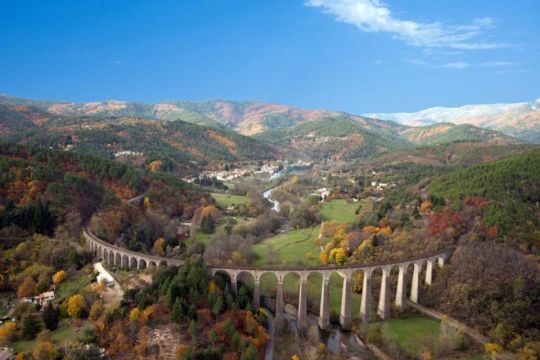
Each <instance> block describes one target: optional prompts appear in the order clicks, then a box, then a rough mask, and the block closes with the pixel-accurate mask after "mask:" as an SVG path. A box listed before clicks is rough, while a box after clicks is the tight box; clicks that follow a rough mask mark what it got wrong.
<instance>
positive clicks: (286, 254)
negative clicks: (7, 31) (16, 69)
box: [0, 98, 540, 360]
mask: <svg viewBox="0 0 540 360" xmlns="http://www.w3.org/2000/svg"><path fill="white" fill-rule="evenodd" d="M1 105H2V106H3V108H2V109H3V111H4V112H5V114H7V115H6V116H4V117H0V122H1V125H2V126H1V129H3V130H2V137H1V139H0V140H1V141H2V145H1V146H2V147H1V149H0V150H1V156H2V163H1V165H2V170H3V175H2V177H1V178H0V179H1V181H2V192H1V193H0V195H1V199H2V203H1V204H2V208H1V210H2V211H1V212H0V214H1V222H0V224H1V227H0V236H1V238H2V248H1V249H2V251H1V252H0V255H1V256H2V259H3V261H2V274H6V275H7V276H3V277H2V278H1V280H2V282H1V284H0V285H1V289H2V291H3V294H6V295H5V297H6V299H9V300H7V301H8V303H9V304H11V306H12V307H11V310H7V312H6V314H9V316H14V317H13V323H14V324H16V325H15V328H14V330H9V329H8V327H7V325H1V326H2V327H0V330H2V331H4V332H7V331H11V332H10V333H9V337H6V338H5V339H7V340H4V341H5V342H6V343H7V344H13V347H14V348H15V349H16V351H18V352H20V353H24V352H26V353H36V354H37V352H38V351H45V350H40V349H39V346H44V345H40V344H47V346H48V347H50V348H52V349H57V350H54V351H58V352H60V351H61V350H60V348H61V347H62V346H64V347H66V346H67V345H66V342H65V341H66V340H65V337H64V336H63V335H61V334H63V333H64V332H66V331H67V332H69V331H73V332H74V333H75V334H78V335H77V336H76V337H75V338H74V340H73V341H75V342H77V341H78V342H79V343H82V344H84V342H86V344H91V347H90V348H91V349H92V350H91V351H94V352H100V351H101V352H106V353H107V354H108V355H110V356H112V357H115V358H122V354H125V355H126V356H134V355H133V354H138V355H137V356H142V355H140V354H143V355H144V356H154V355H156V356H157V355H158V354H159V356H165V357H170V358H176V357H178V358H181V356H207V357H209V358H210V357H212V356H215V357H216V358H219V357H221V356H241V357H242V358H244V357H245V358H253V359H256V358H263V357H264V356H265V355H264V354H269V353H270V354H273V356H274V358H291V357H293V356H299V357H300V358H321V357H324V358H327V359H339V358H343V357H348V358H354V357H356V358H359V359H365V360H367V359H375V358H377V357H378V356H381V355H380V354H381V353H385V354H386V356H390V357H392V358H395V359H401V358H411V359H416V358H420V357H424V358H425V357H426V356H432V357H433V358H439V359H480V358H483V356H484V354H486V353H489V354H492V353H493V351H495V352H496V353H498V354H499V355H500V356H502V357H501V358H507V357H508V356H512V354H517V355H519V356H521V355H520V354H526V353H532V352H533V351H536V350H535V349H536V343H537V341H538V337H537V332H536V328H537V324H538V321H540V320H539V319H540V316H539V315H538V314H537V312H536V310H534V309H537V308H538V303H537V302H538V298H539V297H538V294H537V293H538V288H539V287H538V286H537V285H538V281H539V276H538V259H539V256H540V252H539V251H540V243H538V239H537V238H538V236H537V235H538V234H537V233H538V231H539V230H538V229H540V227H539V224H538V214H539V208H538V201H539V199H540V197H539V196H540V195H539V192H538V191H539V189H538V182H537V174H538V173H540V169H538V166H539V164H540V153H539V150H538V147H537V146H536V145H534V144H532V143H527V142H523V141H521V140H518V139H516V138H513V137H511V136H508V135H504V134H503V133H499V132H496V131H491V130H484V129H480V128H476V127H474V126H470V125H466V126H465V125H451V124H437V125H429V126H425V127H409V126H404V125H399V124H397V123H393V122H385V121H382V120H376V119H370V118H364V117H356V116H350V115H347V114H342V113H341V114H330V115H329V114H326V113H325V114H324V117H322V118H319V119H315V118H310V119H307V118H306V119H303V120H299V119H298V118H295V119H290V121H286V122H283V121H280V122H279V124H280V125H278V126H276V127H275V128H273V129H265V130H261V131H258V132H256V134H254V135H252V136H250V137H247V136H245V135H241V134H239V133H237V132H236V131H237V130H238V129H234V126H232V125H231V124H232V123H225V122H224V120H223V117H222V118H218V117H212V121H216V123H209V122H208V121H206V122H204V123H202V122H197V121H193V117H186V118H181V119H176V120H175V119H171V118H167V119H164V118H162V117H160V118H158V117H154V118H152V117H151V116H155V113H151V112H147V113H145V115H146V116H149V117H147V118H142V117H135V116H140V115H142V113H141V114H135V113H134V111H135V110H133V109H138V108H137V107H133V106H131V105H129V106H128V105H125V104H124V105H121V104H117V103H111V102H108V103H106V104H105V105H103V106H102V104H100V106H97V105H95V104H94V105H84V106H82V105H81V106H79V105H77V106H75V105H69V106H67V105H62V106H60V105H58V106H56V105H55V104H51V103H45V105H44V104H43V103H41V102H35V101H30V100H29V101H23V100H21V99H15V100H13V99H9V98H8V100H6V98H2V104H1ZM96 106H97V107H96ZM195 108H196V109H199V110H200V108H198V107H195ZM89 109H90V110H89ZM92 109H93V110H92ZM95 109H99V111H98V110H95ZM118 109H123V110H122V111H125V112H122V111H120V110H118ZM212 109H214V110H215V108H212ZM128 110H129V111H131V112H129V111H128ZM214 110H213V111H214ZM94 111H95V112H94ZM119 111H120V112H119ZM145 111H150V110H145ZM205 111H207V110H205ZM265 111H266V110H265ZM89 112H93V113H91V114H90V113H89ZM225 113H227V112H225ZM294 114H295V115H294V116H297V115H298V114H297V113H294ZM303 114H304V115H305V116H306V117H307V115H306V114H307V113H303ZM309 114H310V116H313V113H309ZM184 115H185V114H184ZM289 115H290V114H289ZM289 115H288V116H289ZM237 116H240V115H237ZM283 116H285V115H283ZM290 116H293V115H290ZM216 119H221V120H220V121H221V123H220V124H217V122H218V121H217V120H216ZM244 121H247V120H244ZM257 121H258V120H257ZM20 124H25V125H24V126H20ZM254 124H255V123H254ZM284 124H285V125H284ZM286 125H287V126H286ZM242 126H246V125H245V124H244V125H242ZM253 126H255V125H253ZM82 199H87V200H88V201H86V202H85V201H82ZM129 199H132V200H129ZM83 228H86V229H87V230H86V232H84V234H85V235H84V236H81V234H83V231H82V230H83ZM88 234H90V235H88ZM96 258H97V260H101V263H102V264H103V266H104V267H105V269H106V271H108V272H110V274H111V275H112V277H113V278H114V279H115V281H117V282H118V284H119V285H118V286H119V287H120V292H119V293H118V294H117V293H116V292H114V291H112V289H111V288H109V287H108V286H107V284H106V281H105V282H103V283H99V282H96V280H95V275H93V270H92V267H93V264H94V263H95V261H96V260H95V259H96ZM493 258H497V259H498V261H497V262H495V263H494V262H492V261H491V259H493ZM165 264H166V265H168V266H164V265H165ZM381 264H383V265H381ZM385 264H386V265H385ZM389 264H391V265H392V266H389ZM403 264H405V265H403ZM414 264H417V265H414ZM478 264H480V265H478ZM443 265H444V266H443ZM385 266H386V267H385ZM415 269H416V270H415ZM60 272H65V274H66V275H62V276H65V277H67V279H68V280H67V281H65V280H62V281H60V282H56V281H51V280H50V279H49V278H50V277H51V276H52V275H54V276H53V278H55V277H56V276H57V274H58V273H60ZM300 273H301V274H304V275H299V274H300ZM42 274H43V275H42ZM255 279H256V281H255ZM64 281H65V282H64ZM486 284H490V285H489V286H486ZM38 285H39V289H38ZM56 286H58V289H56ZM49 288H51V289H55V290H53V291H55V292H54V294H55V299H54V300H53V301H52V302H51V305H44V306H41V305H40V306H33V305H34V304H32V305H23V304H25V302H23V301H22V300H21V299H23V298H30V299H34V297H36V298H37V297H39V296H40V294H42V292H41V291H42V290H43V289H45V290H46V289H49ZM302 289H303V290H302ZM368 289H369V290H368ZM113 293H114V294H116V295H114V294H113ZM23 294H24V295H25V296H22V295H23ZM119 294H120V295H119ZM145 294H146V295H145ZM256 294H257V295H256ZM344 294H346V295H344ZM366 294H367V295H366ZM17 298H18V299H19V300H15V299H17ZM203 299H207V300H203ZM33 301H34V300H32V301H30V303H32V302H33ZM75 303H77V304H78V305H77V306H76V305H74V304H75ZM416 303H418V304H420V305H422V306H424V307H427V308H428V309H433V310H434V311H437V312H438V313H442V314H444V315H443V317H442V320H441V317H434V316H431V315H429V314H430V313H429V312H422V311H420V310H419V308H417V307H415V304H416ZM70 304H72V305H70ZM485 304H491V305H490V307H486V306H485ZM70 306H71V307H72V308H74V309H75V308H78V309H79V311H78V312H70V311H69V309H70ZM8 309H9V308H8ZM54 309H58V315H55V316H56V318H57V319H58V322H57V323H56V325H55V326H56V327H55V328H52V329H51V331H50V334H52V336H51V335H46V336H48V337H46V338H44V336H45V335H41V333H40V332H39V331H36V332H34V333H33V335H28V332H29V331H30V330H29V329H27V328H28V327H30V325H28V324H26V323H28V322H29V320H28V319H29V318H30V319H34V323H35V325H33V326H34V327H37V328H38V329H39V330H41V329H42V328H43V327H44V325H47V323H46V322H45V321H46V320H45V317H46V316H49V315H45V313H47V314H48V313H49V312H51V311H55V310H54ZM62 309H64V310H62ZM381 309H382V310H381ZM509 309H512V311H510V310H509ZM527 309H533V310H532V312H530V311H529V310H527ZM45 310H46V311H45ZM41 317H43V320H41V321H40V320H39V319H40V318H41ZM445 317H448V318H449V319H451V321H447V320H445V319H446V318H445ZM25 319H26V320H25ZM70 319H71V320H70ZM68 320H69V323H68ZM47 321H48V320H47ZM25 324H26V325H25ZM104 324H106V325H104ZM270 324H271V325H270ZM47 326H49V325H47ZM71 326H75V327H76V330H72V329H71ZM10 328H12V327H11V326H10ZM47 328H48V327H47ZM25 329H26V330H25ZM120 329H123V330H120ZM462 329H471V330H470V331H471V332H470V333H469V332H463V331H462ZM2 331H0V335H1V334H2ZM467 331H469V330H467ZM38 333H40V335H38ZM476 333H479V334H482V336H483V337H482V338H481V339H482V340H481V341H479V340H478V339H477V338H476V337H475V334H476ZM59 334H60V335H59ZM150 334H152V335H150ZM36 336H37V340H35V339H36ZM158 338H159V339H162V338H163V339H168V340H166V341H164V342H160V343H158V342H155V341H157V340H156V339H158ZM0 339H1V338H0ZM239 339H240V340H239ZM218 340H219V341H218ZM111 341H112V342H111ZM217 343H220V344H221V345H219V346H217V345H216V344H217ZM195 344H205V346H206V347H207V348H206V349H198V348H197V347H196V346H195ZM38 345H39V346H38ZM78 349H79V348H77V345H73V347H72V348H70V349H69V350H66V351H68V352H72V351H79V350H78ZM493 349H494V350H493ZM47 351H48V350H47ZM51 351H53V350H51ZM89 351H90V350H89ZM179 353H180V355H178V354H179ZM129 354H132V355H129ZM185 354H188V355H185ZM196 354H198V355H196ZM227 354H228V355H227ZM233 354H235V355H233ZM499 355H498V356H499ZM266 356H270V355H266ZM188 358H189V357H188Z"/></svg>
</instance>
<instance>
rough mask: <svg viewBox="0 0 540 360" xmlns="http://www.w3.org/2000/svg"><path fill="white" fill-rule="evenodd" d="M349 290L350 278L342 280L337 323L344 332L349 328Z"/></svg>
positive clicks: (346, 277) (350, 285) (350, 286)
mask: <svg viewBox="0 0 540 360" xmlns="http://www.w3.org/2000/svg"><path fill="white" fill-rule="evenodd" d="M351 289H352V280H351V277H350V276H345V277H344V278H343V290H342V294H341V311H340V314H339V323H340V325H341V328H342V329H344V330H350V328H351Z"/></svg>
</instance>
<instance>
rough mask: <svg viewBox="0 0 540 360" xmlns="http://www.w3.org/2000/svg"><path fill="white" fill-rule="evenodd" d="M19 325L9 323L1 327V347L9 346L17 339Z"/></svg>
mask: <svg viewBox="0 0 540 360" xmlns="http://www.w3.org/2000/svg"><path fill="white" fill-rule="evenodd" d="M16 331H17V325H15V323H13V322H10V321H9V322H7V323H5V324H3V325H2V326H0V345H4V344H7V343H9V342H11V341H13V340H14V339H15V332H16Z"/></svg>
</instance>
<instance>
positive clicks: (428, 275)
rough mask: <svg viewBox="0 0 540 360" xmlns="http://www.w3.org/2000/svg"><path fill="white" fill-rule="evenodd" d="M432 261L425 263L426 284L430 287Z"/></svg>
mask: <svg viewBox="0 0 540 360" xmlns="http://www.w3.org/2000/svg"><path fill="white" fill-rule="evenodd" d="M433 262H434V260H433V259H429V260H428V261H427V262H426V264H427V265H426V284H428V285H431V283H432V281H433Z"/></svg>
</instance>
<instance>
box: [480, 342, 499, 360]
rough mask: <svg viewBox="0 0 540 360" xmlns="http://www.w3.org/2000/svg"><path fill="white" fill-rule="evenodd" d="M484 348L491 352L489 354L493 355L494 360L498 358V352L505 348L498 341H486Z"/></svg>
mask: <svg viewBox="0 0 540 360" xmlns="http://www.w3.org/2000/svg"><path fill="white" fill-rule="evenodd" d="M484 350H485V351H486V352H487V353H488V354H489V356H491V358H492V359H493V360H495V359H496V358H497V354H499V353H500V352H501V351H502V350H503V348H502V346H501V345H499V344H497V343H485V344H484Z"/></svg>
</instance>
